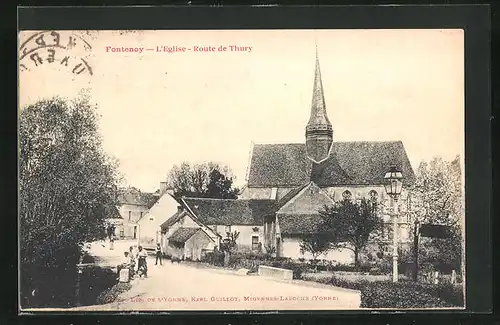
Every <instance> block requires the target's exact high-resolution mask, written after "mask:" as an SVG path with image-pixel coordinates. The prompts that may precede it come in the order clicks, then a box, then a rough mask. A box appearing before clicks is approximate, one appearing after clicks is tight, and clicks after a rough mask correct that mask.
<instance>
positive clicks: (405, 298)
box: [361, 281, 453, 308]
mask: <svg viewBox="0 0 500 325" xmlns="http://www.w3.org/2000/svg"><path fill="white" fill-rule="evenodd" d="M452 306H453V304H451V303H449V302H445V301H443V300H441V299H440V298H438V297H436V296H433V295H432V294H431V293H429V292H426V291H423V290H415V288H414V287H412V286H408V285H407V284H406V283H398V282H397V283H393V282H386V281H383V282H373V283H371V284H370V285H366V286H364V287H363V288H362V289H361V307H365V308H367V307H368V308H429V307H452Z"/></svg>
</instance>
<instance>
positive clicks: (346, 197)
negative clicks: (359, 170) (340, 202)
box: [342, 190, 352, 200]
mask: <svg viewBox="0 0 500 325" xmlns="http://www.w3.org/2000/svg"><path fill="white" fill-rule="evenodd" d="M342 198H343V199H344V200H350V199H352V193H351V192H350V191H348V190H345V191H344V192H343V193H342Z"/></svg>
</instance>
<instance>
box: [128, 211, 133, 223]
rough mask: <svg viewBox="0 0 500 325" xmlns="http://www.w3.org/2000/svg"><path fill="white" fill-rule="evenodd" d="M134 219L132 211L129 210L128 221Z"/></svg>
mask: <svg viewBox="0 0 500 325" xmlns="http://www.w3.org/2000/svg"><path fill="white" fill-rule="evenodd" d="M130 220H132V211H129V212H128V221H130Z"/></svg>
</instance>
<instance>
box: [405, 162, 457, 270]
mask: <svg viewBox="0 0 500 325" xmlns="http://www.w3.org/2000/svg"><path fill="white" fill-rule="evenodd" d="M416 176H417V179H416V183H415V186H414V188H413V189H412V193H413V194H414V195H415V196H416V197H417V198H418V201H419V205H420V207H421V208H420V209H419V211H420V213H419V214H418V219H419V221H420V223H429V224H438V225H445V226H448V227H449V230H450V237H449V238H444V239H439V238H422V241H421V245H420V247H421V249H420V254H419V255H420V258H419V259H420V260H421V262H422V263H432V264H435V265H437V266H444V265H447V266H449V267H452V268H455V269H458V268H459V267H460V264H461V259H462V249H463V248H462V246H463V238H462V227H463V225H462V222H463V217H464V210H463V185H462V171H461V167H460V157H459V156H457V157H456V158H455V159H453V160H452V161H445V160H443V159H442V158H440V157H435V158H433V159H432V160H431V161H430V162H422V163H421V164H420V166H419V167H418V169H417V172H416Z"/></svg>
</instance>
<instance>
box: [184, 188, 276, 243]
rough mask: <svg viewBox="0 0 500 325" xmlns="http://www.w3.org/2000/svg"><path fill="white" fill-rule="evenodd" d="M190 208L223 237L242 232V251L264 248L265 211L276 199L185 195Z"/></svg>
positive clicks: (186, 205)
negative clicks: (187, 196)
mask: <svg viewBox="0 0 500 325" xmlns="http://www.w3.org/2000/svg"><path fill="white" fill-rule="evenodd" d="M182 202H183V204H184V206H185V208H186V210H188V211H190V212H191V214H192V215H194V216H196V218H197V220H198V221H200V222H202V223H203V224H205V225H207V226H208V227H210V228H211V229H212V230H213V231H214V232H216V233H217V234H219V235H220V236H221V238H222V239H225V238H228V234H230V233H231V234H234V233H235V232H236V233H238V237H237V239H236V249H237V250H238V251H247V252H250V251H252V252H262V241H263V238H264V228H263V225H264V215H265V214H266V212H267V211H268V210H269V209H270V207H271V206H272V205H273V204H274V201H273V200H238V199H207V198H183V199H182Z"/></svg>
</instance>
